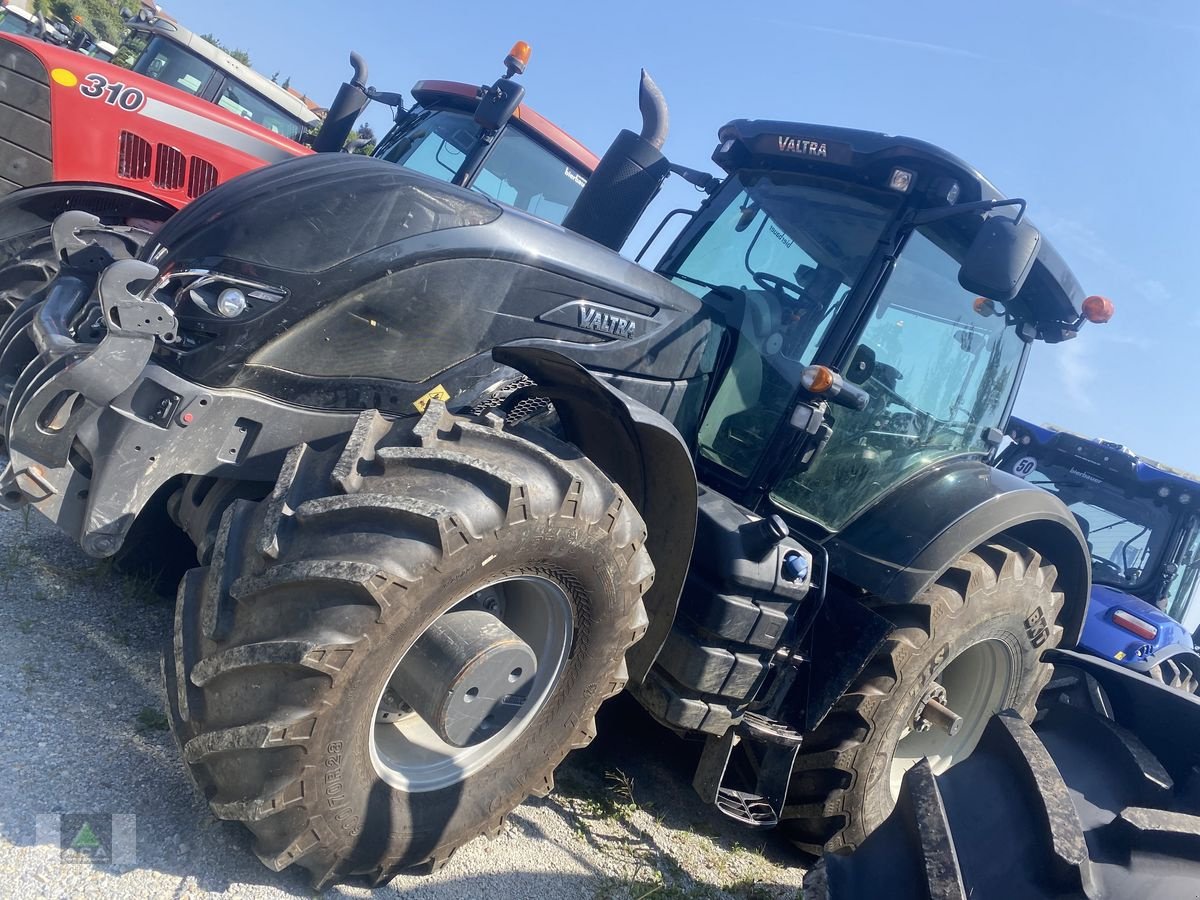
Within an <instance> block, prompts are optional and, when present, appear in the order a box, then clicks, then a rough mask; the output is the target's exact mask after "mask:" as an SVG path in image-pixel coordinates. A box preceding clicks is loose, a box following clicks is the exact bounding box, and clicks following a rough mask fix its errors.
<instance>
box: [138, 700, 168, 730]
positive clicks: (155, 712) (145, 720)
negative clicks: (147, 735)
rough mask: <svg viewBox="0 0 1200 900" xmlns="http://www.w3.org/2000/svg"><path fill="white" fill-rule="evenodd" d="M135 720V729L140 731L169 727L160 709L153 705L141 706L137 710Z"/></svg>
mask: <svg viewBox="0 0 1200 900" xmlns="http://www.w3.org/2000/svg"><path fill="white" fill-rule="evenodd" d="M136 722H137V726H136V727H137V730H138V731H141V732H147V731H166V730H167V729H168V728H170V727H171V726H170V723H169V722H168V721H167V717H166V716H165V715H163V713H162V710H160V709H155V708H154V707H153V706H143V707H142V708H141V710H139V711H138V714H137V720H136Z"/></svg>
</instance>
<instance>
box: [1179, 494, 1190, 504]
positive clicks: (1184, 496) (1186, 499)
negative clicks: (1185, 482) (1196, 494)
mask: <svg viewBox="0 0 1200 900" xmlns="http://www.w3.org/2000/svg"><path fill="white" fill-rule="evenodd" d="M1176 499H1177V500H1179V502H1180V503H1183V504H1188V503H1191V502H1192V495H1191V494H1180V495H1179V496H1178V497H1177V498H1176Z"/></svg>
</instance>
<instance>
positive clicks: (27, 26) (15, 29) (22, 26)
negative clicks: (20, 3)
mask: <svg viewBox="0 0 1200 900" xmlns="http://www.w3.org/2000/svg"><path fill="white" fill-rule="evenodd" d="M0 32H3V33H5V34H36V33H37V25H35V24H34V20H31V19H23V18H21V15H20V14H19V13H15V12H13V11H12V10H6V9H0Z"/></svg>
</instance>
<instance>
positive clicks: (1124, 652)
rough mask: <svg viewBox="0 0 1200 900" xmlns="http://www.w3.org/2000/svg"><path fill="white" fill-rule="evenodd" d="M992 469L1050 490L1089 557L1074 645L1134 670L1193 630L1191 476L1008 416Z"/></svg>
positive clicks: (1150, 664) (1199, 546) (1198, 536)
mask: <svg viewBox="0 0 1200 900" xmlns="http://www.w3.org/2000/svg"><path fill="white" fill-rule="evenodd" d="M1008 437H1009V438H1010V439H1011V440H1012V443H1011V444H1010V445H1009V446H1008V447H1007V448H1006V449H1005V451H1004V453H1003V454H1002V455H1001V457H1000V459H999V462H998V466H999V468H1001V469H1003V470H1004V471H1007V472H1011V473H1012V474H1014V475H1016V476H1017V477H1019V478H1023V479H1025V481H1026V482H1028V483H1029V484H1034V485H1037V486H1038V487H1041V488H1044V489H1045V490H1047V491H1050V492H1051V493H1053V494H1055V495H1057V496H1058V498H1059V499H1060V500H1062V501H1063V503H1065V504H1066V505H1067V506H1068V508H1070V510H1071V512H1072V513H1074V515H1075V518H1076V519H1077V520H1078V522H1079V524H1080V526H1081V527H1082V529H1083V532H1084V535H1085V536H1086V537H1087V543H1088V548H1089V550H1090V552H1091V557H1092V583H1093V588H1092V596H1091V604H1090V606H1089V610H1088V618H1087V622H1086V624H1085V626H1084V631H1083V637H1082V638H1081V640H1080V646H1081V647H1083V648H1084V649H1086V650H1088V651H1089V652H1091V653H1094V654H1096V655H1098V656H1102V657H1104V658H1105V659H1110V660H1113V661H1115V662H1119V663H1121V664H1122V665H1126V666H1130V667H1131V668H1135V669H1138V670H1139V671H1150V670H1151V669H1153V668H1154V667H1155V666H1157V665H1159V664H1161V662H1162V661H1163V660H1164V659H1166V658H1169V657H1171V656H1172V655H1175V654H1177V653H1178V652H1179V651H1180V649H1181V648H1182V650H1183V651H1184V652H1188V651H1191V650H1192V647H1193V644H1194V643H1195V641H1196V639H1197V637H1200V510H1198V509H1197V508H1196V504H1197V503H1198V502H1200V478H1197V477H1196V476H1195V475H1189V474H1187V473H1185V472H1180V471H1178V470H1175V469H1172V468H1170V467H1168V466H1165V465H1163V464H1161V463H1157V462H1154V461H1152V460H1147V459H1142V458H1140V457H1138V456H1137V455H1136V454H1134V453H1133V452H1132V451H1131V450H1129V449H1128V448H1127V447H1124V446H1121V445H1119V444H1115V443H1113V442H1111V441H1100V440H1093V439H1091V438H1086V437H1081V436H1080V435H1077V434H1072V433H1070V432H1067V431H1059V430H1056V429H1051V428H1043V427H1040V426H1037V425H1034V424H1032V423H1030V422H1027V421H1025V420H1023V419H1018V418H1013V419H1012V420H1011V421H1010V423H1009V427H1008Z"/></svg>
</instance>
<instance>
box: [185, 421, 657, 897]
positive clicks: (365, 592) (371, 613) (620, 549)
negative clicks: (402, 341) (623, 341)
mask: <svg viewBox="0 0 1200 900" xmlns="http://www.w3.org/2000/svg"><path fill="white" fill-rule="evenodd" d="M381 436H382V437H383V440H382V445H381V443H380V438H381ZM397 443H399V444H400V446H396V444H397ZM385 445H386V446H385ZM644 539H645V526H644V524H643V523H642V520H641V518H640V517H639V515H638V513H637V511H636V510H635V509H634V507H633V504H632V503H630V501H629V499H628V498H627V497H626V496H625V495H624V493H623V492H622V491H621V490H620V489H619V488H618V487H616V486H615V485H614V484H613V483H612V482H611V481H609V480H608V479H607V478H606V477H605V476H604V475H603V474H602V473H601V472H600V470H599V469H597V468H596V467H595V466H594V465H592V464H591V463H590V462H589V461H588V460H586V459H585V458H582V457H581V456H580V454H579V453H578V451H576V450H574V449H573V448H571V447H569V446H568V445H565V444H563V443H561V442H559V441H557V440H555V439H553V438H551V437H549V436H547V435H545V434H544V433H541V432H537V431H534V430H527V431H524V432H520V431H519V429H518V430H516V431H514V432H511V433H510V432H508V431H506V430H504V429H503V428H502V422H501V421H500V420H498V419H495V418H492V419H490V420H487V421H485V422H484V423H483V424H480V423H478V422H472V421H468V420H465V419H461V418H456V417H453V416H450V415H448V414H446V413H445V410H444V407H442V406H441V404H440V403H434V404H432V405H431V407H430V409H429V410H428V411H427V412H426V413H425V415H424V416H423V417H422V419H421V420H420V422H419V423H418V424H417V425H416V426H415V428H408V427H406V426H400V425H397V426H389V423H388V422H386V421H385V420H383V419H382V418H381V417H378V415H377V414H367V415H364V417H363V418H362V419H360V422H359V425H358V427H356V429H355V431H354V433H353V434H352V436H351V438H350V440H349V442H348V444H347V445H346V447H345V449H344V450H341V451H340V452H339V450H338V449H336V448H335V449H334V450H330V451H319V450H316V449H314V448H313V447H311V446H308V445H303V446H300V447H297V448H295V449H294V450H293V451H292V452H291V453H290V454H289V456H288V459H287V461H286V463H285V465H284V471H283V472H282V474H281V475H280V478H279V481H278V483H277V485H276V487H275V489H274V491H273V492H272V494H271V495H270V496H269V497H268V498H267V499H265V500H264V501H262V502H261V503H252V502H249V501H246V500H238V501H235V502H234V504H233V505H232V506H231V507H230V508H229V509H228V510H227V511H226V513H225V516H224V518H223V520H222V524H221V528H220V530H219V533H218V536H217V539H216V541H215V543H214V550H213V554H212V560H211V564H210V565H209V566H207V567H205V568H199V569H193V570H191V571H190V572H189V573H188V574H187V576H185V578H184V581H183V584H182V585H181V587H180V592H179V600H178V605H177V610H176V620H175V639H174V643H173V645H172V647H171V648H170V649H169V651H168V654H167V657H166V659H165V660H164V680H165V682H166V689H167V697H168V702H169V705H170V710H171V720H172V726H173V730H174V732H175V734H176V737H177V738H178V740H179V743H180V746H181V748H182V751H183V756H184V760H185V762H186V764H187V766H188V769H189V771H190V772H191V774H192V776H193V777H194V779H195V781H196V783H197V784H198V785H199V786H200V788H201V789H202V790H203V792H204V794H205V796H206V797H207V798H208V800H209V803H210V805H211V806H212V809H213V811H214V812H215V813H216V815H217V816H219V817H220V818H224V819H235V820H239V821H242V822H244V823H245V824H246V826H247V827H248V828H249V829H250V830H251V831H252V832H253V833H254V835H255V838H256V841H255V851H256V853H257V854H258V856H259V857H260V859H262V861H263V862H264V863H265V864H266V865H267V866H269V867H270V868H272V869H275V870H280V869H282V868H284V867H286V866H288V865H290V864H292V863H299V864H300V865H301V866H303V867H305V868H307V869H309V870H310V871H311V872H312V875H313V880H314V882H315V884H316V885H317V886H319V887H323V886H325V885H328V884H331V883H333V882H336V881H339V880H344V879H346V878H349V877H351V876H362V877H365V879H366V880H367V881H368V882H369V883H371V884H382V883H384V882H386V881H387V880H389V879H390V878H391V877H392V876H393V875H394V874H396V873H397V872H398V871H401V870H403V869H408V868H411V867H416V866H424V867H427V868H428V867H436V866H438V865H440V864H441V863H443V862H445V860H446V859H448V858H449V856H450V854H451V853H452V852H453V851H454V850H455V849H456V848H457V847H459V846H461V845H462V844H464V843H465V842H467V841H469V840H471V839H472V838H474V837H475V836H477V835H479V834H484V833H491V832H494V831H496V830H498V829H499V827H500V825H501V823H502V821H503V818H504V816H505V815H506V814H507V813H508V812H509V811H510V810H511V809H512V808H513V807H514V806H516V805H517V804H519V803H520V802H521V801H522V800H524V799H525V798H526V797H527V796H528V795H529V794H531V793H536V794H544V793H546V792H547V791H549V790H550V789H551V788H552V785H553V776H552V773H553V771H554V769H555V767H556V766H557V765H558V763H559V762H560V761H561V760H562V758H563V757H564V756H565V755H566V753H567V752H569V751H570V750H571V749H573V748H576V747H582V746H584V745H586V744H587V743H588V742H589V741H590V740H591V739H592V737H593V736H594V735H595V721H594V716H595V713H596V710H597V708H598V707H599V705H600V703H601V702H602V701H603V700H604V699H605V698H606V697H609V696H611V695H613V694H615V693H616V692H618V691H619V690H621V688H622V687H623V686H624V684H625V681H626V678H627V674H626V668H625V663H624V654H625V651H626V650H627V649H628V648H629V647H630V646H632V645H633V644H634V642H636V641H637V640H638V639H639V638H640V637H641V636H642V634H643V633H644V631H645V628H646V624H647V621H646V613H645V609H644V607H643V604H642V594H643V593H644V591H645V590H646V589H647V588H648V587H649V585H650V582H651V581H652V578H653V566H652V564H651V562H650V557H649V555H648V554H647V552H646V550H645V548H644V546H643V542H644ZM464 614H465V618H464ZM451 619H453V620H454V622H455V623H457V624H452V623H451V622H450V620H451ZM463 621H468V622H472V621H484V622H485V623H486V624H485V625H484V626H483V627H482V628H481V629H480V630H479V631H478V632H471V634H478V635H482V634H484V633H485V632H487V633H495V634H501V633H506V634H507V637H502V638H501V639H499V640H498V642H493V643H492V644H490V645H489V646H488V647H487V648H485V649H486V653H485V652H483V651H481V654H480V655H478V656H473V657H470V658H466V657H464V660H463V661H462V663H461V666H460V664H459V663H455V667H454V671H455V672H458V674H457V675H454V677H453V678H452V679H451V680H450V681H448V682H446V685H445V686H444V688H442V689H439V690H438V691H426V690H425V688H426V687H427V686H428V684H429V683H430V681H431V680H432V681H433V682H435V683H437V684H439V685H440V684H441V682H438V681H437V677H439V676H436V674H435V675H430V674H429V673H430V672H434V671H435V670H437V668H438V667H437V665H433V664H430V663H429V659H430V658H431V656H430V654H431V653H432V651H430V650H429V647H430V641H431V640H434V638H435V637H436V636H437V635H443V636H444V635H445V634H447V633H450V632H454V634H456V635H458V636H459V637H462V630H461V629H462V627H463V626H461V622H463ZM497 623H499V624H497ZM454 629H459V630H458V631H454ZM431 635H432V636H434V637H431ZM438 639H439V640H440V638H438ZM472 640H475V638H474V637H470V636H468V637H467V638H466V639H465V643H470V641H472ZM514 641H515V644H514ZM435 643H436V641H435ZM463 643H464V641H459V644H460V645H461V644H463ZM521 643H523V644H524V649H520V650H519V652H520V653H526V654H527V656H528V654H532V656H534V657H536V666H535V667H534V668H536V673H537V674H536V675H535V676H533V677H532V680H528V679H527V680H526V681H524V682H522V681H521V679H522V678H523V677H526V676H525V675H523V673H522V671H521V670H522V669H524V668H526V667H525V666H524V665H523V664H521V663H519V662H517V663H506V664H505V667H504V673H501V674H502V675H503V676H504V677H501V678H499V679H497V681H507V682H513V683H514V684H517V685H526V686H527V690H526V688H525V687H521V690H524V691H525V693H522V694H519V695H518V694H514V695H511V696H505V693H506V691H508V690H509V686H506V685H504V684H498V683H491V682H488V683H476V682H475V681H473V679H476V675H477V674H478V673H479V672H481V671H484V669H481V668H478V667H476V668H472V666H474V665H475V661H476V660H478V659H483V658H484V656H486V654H487V653H492V652H493V651H494V655H496V658H500V659H508V658H509V657H504V656H503V654H504V653H508V652H511V650H512V647H513V646H515V645H516V644H521ZM456 646H458V645H456ZM472 652H474V651H472ZM488 658H491V657H488ZM512 658H515V657H512ZM456 659H457V657H456ZM480 665H483V663H480ZM488 665H490V663H489V664H488ZM460 668H461V671H459V669H460ZM484 668H486V666H484ZM439 671H440V670H439ZM451 674H453V672H452V673H451ZM513 689H514V690H515V689H516V688H513ZM472 690H476V691H477V693H475V694H474V695H472V693H471V691H472ZM426 693H432V694H434V695H435V696H434V697H433V701H435V702H436V703H441V702H442V701H443V700H444V701H445V706H446V708H447V709H449V708H450V707H451V706H453V704H458V703H459V702H460V701H461V703H462V704H466V703H469V702H472V701H473V700H475V701H480V702H481V701H484V700H489V698H491V699H492V700H497V701H498V702H496V703H493V704H492V705H491V706H490V707H489V708H490V709H491V710H493V711H494V712H497V714H498V715H499V718H498V719H496V720H495V721H494V722H493V723H492V724H489V721H491V720H490V719H488V718H483V719H481V720H479V722H477V723H475V725H472V727H473V728H476V731H475V732H474V736H472V737H470V738H466V737H463V736H462V735H459V738H458V739H457V740H458V743H457V744H455V743H454V742H453V740H451V741H450V742H448V740H447V739H444V738H446V736H447V733H448V731H449V730H451V729H453V728H459V727H460V726H461V725H462V722H463V721H464V719H462V718H461V716H460V717H459V718H454V717H453V716H450V715H449V714H447V718H445V719H441V718H438V715H440V714H435V713H430V712H429V711H428V707H429V703H426V704H425V706H422V703H421V702H418V701H419V695H422V696H423V695H424V694H426ZM445 698H450V699H445ZM426 700H428V698H426ZM481 705H482V703H481ZM514 707H515V708H516V710H517V711H516V712H514V711H513V708H514ZM439 708H440V707H439ZM453 708H454V709H455V710H458V712H455V713H454V716H459V713H462V711H463V710H467V709H468V707H467V706H465V705H461V706H454V707H453ZM474 708H478V707H474ZM414 709H425V711H424V712H421V713H419V714H418V713H417V712H414V711H413V710H414ZM506 710H507V712H506ZM463 715H466V713H463ZM506 716H507V718H506ZM439 723H441V725H442V727H444V729H445V730H443V731H440V732H438V731H437V728H438V727H439ZM497 723H498V724H497ZM489 729H491V730H490V731H489ZM493 733H494V736H489V735H492V734H493ZM480 734H484V737H483V738H482V739H480V738H479V735H480ZM439 735H441V736H439ZM449 738H453V735H449ZM463 741H465V742H466V743H463Z"/></svg>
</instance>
